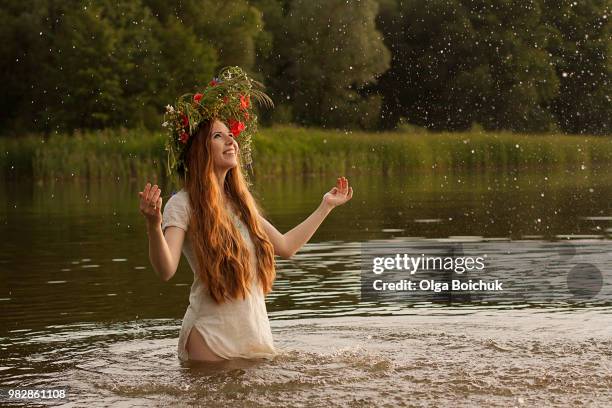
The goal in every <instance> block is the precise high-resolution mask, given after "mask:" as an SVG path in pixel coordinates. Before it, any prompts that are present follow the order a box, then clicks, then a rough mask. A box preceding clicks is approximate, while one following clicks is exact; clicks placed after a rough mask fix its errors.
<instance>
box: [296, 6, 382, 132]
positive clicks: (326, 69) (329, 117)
mask: <svg viewBox="0 0 612 408" xmlns="http://www.w3.org/2000/svg"><path fill="white" fill-rule="evenodd" d="M377 11H378V5H377V3H376V2H374V1H373V0H362V1H355V2H350V3H347V2H346V1H344V0H329V1H325V2H312V1H306V0H296V1H294V2H292V3H291V8H290V11H289V14H288V16H287V18H286V21H285V24H286V27H287V28H286V32H287V37H288V42H289V44H291V48H289V49H288V50H287V52H288V55H289V60H290V61H291V62H290V66H289V67H288V69H287V74H288V76H289V77H290V79H291V81H292V84H293V89H292V94H291V95H288V96H289V97H290V98H291V99H292V100H293V110H294V112H295V119H296V121H298V122H300V123H304V124H316V125H322V126H336V127H344V126H350V127H353V126H362V127H373V126H374V125H376V124H377V121H378V116H379V115H378V114H379V109H380V100H379V98H377V96H376V95H369V96H368V95H362V94H360V93H359V90H360V89H362V88H363V87H364V86H365V85H367V84H370V83H372V82H375V81H376V78H377V76H378V75H380V74H382V73H383V72H384V71H385V70H386V69H387V68H388V67H389V60H390V54H389V51H388V50H387V49H386V48H385V46H384V44H383V41H382V35H381V34H380V33H379V32H378V31H377V30H376V27H375V17H376V14H377Z"/></svg>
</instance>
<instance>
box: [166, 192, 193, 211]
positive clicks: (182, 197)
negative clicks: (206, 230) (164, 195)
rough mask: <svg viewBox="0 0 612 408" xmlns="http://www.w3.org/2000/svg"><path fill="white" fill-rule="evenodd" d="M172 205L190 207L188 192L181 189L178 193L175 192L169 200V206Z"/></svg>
mask: <svg viewBox="0 0 612 408" xmlns="http://www.w3.org/2000/svg"><path fill="white" fill-rule="evenodd" d="M170 203H172V204H173V205H179V206H182V207H185V208H188V207H189V206H190V204H189V193H187V191H185V190H183V189H180V190H178V191H173V192H172V194H171V195H170V198H168V204H170Z"/></svg>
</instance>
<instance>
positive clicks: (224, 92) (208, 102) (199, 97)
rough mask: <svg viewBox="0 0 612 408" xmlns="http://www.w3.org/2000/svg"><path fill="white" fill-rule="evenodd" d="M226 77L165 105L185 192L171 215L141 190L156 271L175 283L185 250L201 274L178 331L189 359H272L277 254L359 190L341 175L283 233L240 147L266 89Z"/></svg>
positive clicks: (172, 203) (297, 243) (290, 250)
mask: <svg viewBox="0 0 612 408" xmlns="http://www.w3.org/2000/svg"><path fill="white" fill-rule="evenodd" d="M221 78H222V79H223V80H217V79H215V80H213V81H211V83H210V84H209V86H208V88H206V89H205V90H204V91H203V92H202V93H197V94H195V95H193V98H192V100H190V101H189V102H188V103H186V104H185V103H182V102H181V101H179V102H178V103H177V107H178V108H177V109H176V110H175V109H174V108H173V107H170V106H169V107H167V113H169V114H170V117H171V118H172V120H171V123H170V128H171V131H170V133H171V141H170V143H169V144H168V145H167V148H168V149H169V157H171V158H172V159H169V160H172V161H173V163H174V164H173V166H170V167H172V168H176V170H177V172H178V173H179V174H180V175H182V176H183V178H182V187H183V188H182V189H181V190H180V191H179V192H177V193H176V194H174V195H173V196H172V197H171V198H170V199H169V200H168V203H167V204H166V206H165V208H164V213H163V216H162V214H161V207H162V198H161V190H160V189H159V187H158V186H157V185H154V186H152V187H151V184H150V183H147V185H146V186H145V188H144V190H143V191H141V192H139V196H140V211H141V213H142V214H143V215H144V217H145V219H146V225H147V234H148V236H149V258H150V261H151V264H152V266H153V269H154V270H155V272H156V273H157V274H158V276H160V278H161V279H162V280H164V281H167V280H169V279H170V278H171V277H172V276H174V274H175V272H176V270H177V267H178V264H179V260H180V256H181V252H182V253H184V254H185V257H186V258H187V261H188V262H189V265H190V267H191V269H192V271H193V272H194V282H193V284H192V286H191V292H190V295H189V306H188V308H187V311H186V313H185V316H184V319H183V324H182V327H181V332H180V335H179V344H178V356H179V359H181V360H183V361H185V360H196V361H223V360H227V359H233V358H267V357H272V356H274V355H275V354H276V351H275V349H274V344H273V340H272V334H271V330H270V324H269V321H268V316H267V311H266V305H265V300H264V296H265V295H266V294H267V293H269V292H270V291H271V289H272V284H273V281H274V278H275V267H274V255H279V256H281V257H283V258H286V259H288V258H290V257H291V256H292V255H293V254H294V253H295V252H296V251H298V250H299V249H300V248H301V247H302V245H304V244H305V243H306V242H308V240H309V239H310V238H311V237H312V235H313V234H314V232H315V231H316V229H317V228H318V227H319V225H321V223H322V222H323V220H324V219H325V217H326V216H327V215H328V214H329V212H330V211H331V210H332V209H333V208H334V207H337V206H338V205H341V204H343V203H345V202H347V201H348V200H350V199H351V198H352V196H353V189H352V187H349V185H348V181H347V180H346V178H344V177H340V178H338V179H337V182H336V186H335V187H333V188H332V189H331V190H330V191H329V192H327V193H326V194H325V195H324V196H323V199H322V201H321V204H320V205H319V207H318V208H317V209H316V210H315V211H314V212H313V213H312V214H311V215H310V216H309V217H308V218H307V219H306V220H305V221H303V222H302V223H301V224H299V225H298V226H297V227H295V228H293V229H292V230H291V231H289V232H287V233H285V234H281V233H280V232H279V231H278V230H277V229H276V228H275V227H274V226H273V225H272V224H270V223H269V222H268V221H267V220H266V219H265V218H264V217H262V216H261V214H260V209H259V207H258V205H257V203H256V202H255V200H254V198H253V196H252V195H251V193H250V191H249V188H248V182H247V179H246V178H245V174H246V172H244V171H243V169H242V167H243V166H244V164H245V163H243V162H244V161H245V160H248V159H250V152H248V153H249V154H245V153H244V152H243V151H242V150H241V148H242V149H244V146H249V144H248V143H247V142H248V141H249V140H250V139H245V138H244V137H243V138H242V139H241V143H240V146H239V144H238V136H239V134H240V133H243V132H245V131H246V130H247V129H248V130H250V131H251V135H252V133H253V131H254V129H255V120H256V116H255V115H254V113H253V112H251V111H249V108H250V96H251V95H254V96H255V97H256V98H258V99H260V98H261V96H262V94H258V93H257V91H256V89H255V88H254V86H255V85H257V83H255V82H254V81H252V80H250V79H248V77H246V74H244V73H243V72H242V71H241V70H239V69H238V68H234V71H230V74H229V75H228V71H227V70H225V71H222V74H221ZM240 81H244V82H240ZM237 84H238V85H237ZM241 84H242V85H241ZM243 85H244V86H243ZM247 85H248V86H247ZM215 104H217V105H215ZM238 119H242V120H244V121H245V122H246V123H244V122H242V121H239V120H238ZM165 124H166V125H168V123H167V122H165ZM228 125H229V127H228ZM245 135H247V136H249V134H248V133H245ZM243 136H244V135H243ZM176 157H178V160H176V159H175V158H176ZM245 157H246V159H245ZM241 160H242V161H243V162H241ZM169 163H170V161H169ZM193 329H195V330H193Z"/></svg>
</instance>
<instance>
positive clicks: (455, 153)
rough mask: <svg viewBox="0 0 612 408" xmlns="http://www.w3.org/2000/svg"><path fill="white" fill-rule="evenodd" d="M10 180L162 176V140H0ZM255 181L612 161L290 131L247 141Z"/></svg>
mask: <svg viewBox="0 0 612 408" xmlns="http://www.w3.org/2000/svg"><path fill="white" fill-rule="evenodd" d="M0 149H1V150H0V152H1V155H0V171H1V172H2V173H3V174H4V175H5V177H8V178H16V179H21V178H34V179H36V180H44V179H70V178H86V179H126V178H136V179H143V178H147V179H152V180H157V179H158V178H162V179H163V178H164V168H165V160H166V155H165V151H164V135H163V134H162V133H152V132H148V131H145V130H136V129H134V130H104V131H95V132H85V133H76V134H74V135H52V136H51V137H49V138H48V139H46V140H45V139H43V138H42V137H41V136H38V135H27V136H23V137H19V138H3V139H0ZM253 162H254V169H255V176H256V177H265V176H268V175H279V174H287V175H290V174H303V173H330V172H333V173H335V174H350V173H356V172H374V173H384V174H401V173H403V172H405V171H408V170H416V169H422V170H429V171H455V170H458V171H463V170H467V171H479V170H485V169H496V170H499V171H508V170H516V169H521V168H524V167H532V166H546V167H549V166H572V167H573V166H587V167H590V166H594V165H606V164H608V163H612V138H605V137H595V136H574V135H525V134H513V133H483V132H472V133H429V132H423V131H421V132H419V131H417V132H409V131H404V132H401V131H400V132H388V133H365V132H342V131H332V130H321V129H311V128H298V127H291V126H278V127H273V128H266V129H261V130H260V132H259V134H258V135H257V136H256V137H255V139H254V140H253Z"/></svg>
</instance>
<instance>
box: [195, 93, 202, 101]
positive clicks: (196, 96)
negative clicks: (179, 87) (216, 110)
mask: <svg viewBox="0 0 612 408" xmlns="http://www.w3.org/2000/svg"><path fill="white" fill-rule="evenodd" d="M202 96H203V95H202V94H201V93H197V94H195V95H193V101H194V102H198V103H199V102H200V101H201V100H202Z"/></svg>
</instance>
